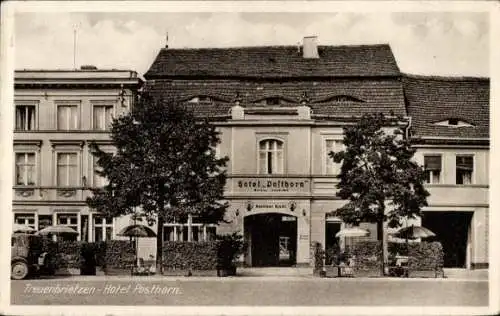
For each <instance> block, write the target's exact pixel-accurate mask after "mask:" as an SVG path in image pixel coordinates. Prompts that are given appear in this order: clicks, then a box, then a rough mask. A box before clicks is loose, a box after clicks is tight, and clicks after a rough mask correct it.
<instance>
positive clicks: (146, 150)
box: [87, 94, 228, 223]
mask: <svg viewBox="0 0 500 316" xmlns="http://www.w3.org/2000/svg"><path fill="white" fill-rule="evenodd" d="M111 139H112V142H113V144H114V146H115V147H116V152H115V153H114V154H111V153H106V152H104V151H102V150H101V149H100V148H99V147H98V146H97V145H96V144H92V145H91V148H92V151H93V155H94V156H95V157H96V158H97V159H98V160H97V165H98V166H99V167H100V171H98V174H99V175H100V176H103V177H105V178H106V179H107V181H108V184H107V185H105V186H104V187H102V188H95V189H93V190H92V191H93V196H92V197H91V198H88V199H87V204H88V205H89V206H90V207H91V208H93V209H95V210H97V211H100V212H102V213H104V214H105V215H106V216H110V217H114V216H120V215H125V214H136V211H139V212H140V213H139V216H140V217H145V218H146V219H147V221H148V222H150V223H152V222H154V221H157V220H159V222H161V223H164V222H170V221H178V222H184V221H185V220H186V218H187V216H188V214H192V215H196V216H197V217H198V218H199V219H200V220H202V221H203V222H206V223H208V222H209V223H216V222H219V221H221V220H222V219H223V217H224V213H225V210H226V208H227V204H226V203H223V202H221V200H222V198H223V193H224V185H225V183H226V172H225V171H224V168H225V166H226V163H227V161H228V158H227V157H224V158H217V157H216V153H215V147H216V145H217V144H218V143H219V142H220V140H219V135H218V132H217V131H216V130H215V127H214V126H213V125H212V124H210V123H209V122H208V121H207V120H200V119H198V118H196V117H195V116H194V113H193V112H192V111H190V110H188V109H187V108H185V107H183V106H180V105H177V104H174V103H171V102H165V101H161V100H155V99H154V98H152V97H151V96H149V95H147V94H144V95H142V96H141V98H140V99H139V101H138V104H137V105H136V106H135V107H134V109H133V110H132V111H131V112H130V113H128V114H126V115H124V116H121V117H119V118H117V119H115V120H114V122H113V124H112V128H111ZM137 207H138V208H137ZM136 215H137V214H136Z"/></svg>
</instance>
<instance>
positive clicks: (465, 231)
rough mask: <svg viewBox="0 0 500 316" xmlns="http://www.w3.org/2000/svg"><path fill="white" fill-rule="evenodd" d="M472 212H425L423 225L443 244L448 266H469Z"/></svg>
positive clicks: (445, 264) (445, 260) (446, 265)
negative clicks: (468, 248)
mask: <svg viewBox="0 0 500 316" xmlns="http://www.w3.org/2000/svg"><path fill="white" fill-rule="evenodd" d="M471 221H472V212H452V211H450V212H434V211H432V212H424V216H423V218H422V226H423V227H425V228H428V229H430V230H431V231H432V232H434V233H435V234H436V237H433V238H432V239H429V241H433V240H436V241H439V242H441V244H442V245H443V251H444V266H445V267H446V268H466V267H467V246H468V243H469V242H470V241H469V236H470V229H471Z"/></svg>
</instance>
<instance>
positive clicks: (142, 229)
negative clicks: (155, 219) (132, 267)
mask: <svg viewBox="0 0 500 316" xmlns="http://www.w3.org/2000/svg"><path fill="white" fill-rule="evenodd" d="M117 235H118V236H128V237H130V239H131V241H132V237H136V238H137V237H149V238H152V237H156V233H155V232H154V231H153V230H152V229H151V228H149V227H147V226H144V225H139V224H135V225H129V226H127V227H125V228H123V229H122V230H121V231H120V232H119V233H118V234H117ZM136 242H137V239H136ZM138 252H139V249H138V247H137V243H136V244H135V261H136V264H138V263H137V261H138V260H139V258H138V257H139V255H138Z"/></svg>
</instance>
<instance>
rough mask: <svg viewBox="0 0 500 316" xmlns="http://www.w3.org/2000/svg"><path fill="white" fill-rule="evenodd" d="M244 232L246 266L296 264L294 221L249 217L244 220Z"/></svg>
mask: <svg viewBox="0 0 500 316" xmlns="http://www.w3.org/2000/svg"><path fill="white" fill-rule="evenodd" d="M244 229H245V236H246V238H247V242H248V241H249V247H248V253H247V254H246V260H245V261H246V262H247V264H249V263H250V264H251V266H253V267H265V266H287V265H288V266H290V265H293V264H295V263H296V256H297V255H296V253H297V219H296V217H294V216H284V215H282V214H276V213H269V214H257V215H251V216H247V217H245V221H244Z"/></svg>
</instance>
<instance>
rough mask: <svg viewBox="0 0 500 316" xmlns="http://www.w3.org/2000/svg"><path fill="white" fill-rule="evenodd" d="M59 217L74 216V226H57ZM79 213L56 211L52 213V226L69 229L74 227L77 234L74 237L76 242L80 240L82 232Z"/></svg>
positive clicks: (77, 211)
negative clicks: (67, 227)
mask: <svg viewBox="0 0 500 316" xmlns="http://www.w3.org/2000/svg"><path fill="white" fill-rule="evenodd" d="M61 215H75V216H76V224H69V225H68V224H59V216H61ZM80 215H81V213H80V211H79V210H65V209H58V210H56V211H54V212H53V215H52V216H53V218H52V225H53V226H55V225H62V226H69V227H72V228H73V227H74V226H75V225H76V231H77V232H78V236H77V237H76V240H77V241H80V240H81V237H82V232H81V225H82V223H81V221H82V219H81V216H80Z"/></svg>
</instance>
